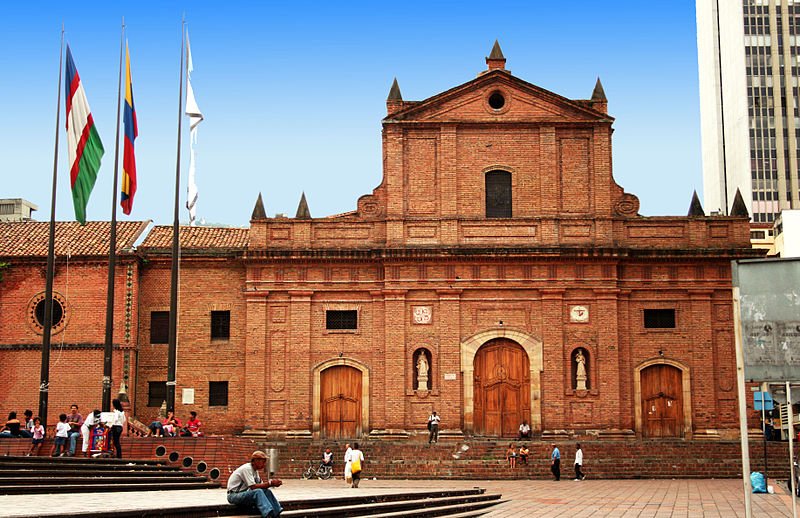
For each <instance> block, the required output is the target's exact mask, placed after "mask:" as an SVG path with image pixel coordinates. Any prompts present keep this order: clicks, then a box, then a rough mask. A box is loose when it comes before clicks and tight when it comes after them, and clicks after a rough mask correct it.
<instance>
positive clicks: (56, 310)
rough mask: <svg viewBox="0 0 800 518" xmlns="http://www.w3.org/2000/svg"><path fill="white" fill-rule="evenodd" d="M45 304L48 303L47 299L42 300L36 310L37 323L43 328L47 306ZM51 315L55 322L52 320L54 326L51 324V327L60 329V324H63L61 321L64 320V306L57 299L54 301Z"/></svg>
mask: <svg viewBox="0 0 800 518" xmlns="http://www.w3.org/2000/svg"><path fill="white" fill-rule="evenodd" d="M45 303H46V300H45V299H42V300H40V301H39V302H38V303H37V304H36V309H35V312H36V322H37V323H38V324H39V325H40V326H42V327H44V306H45ZM51 315H52V316H53V320H52V324H51V326H50V327H58V326H59V324H61V321H62V320H63V319H64V306H62V305H61V303H60V302H59V301H58V300H56V299H53V307H52V313H51Z"/></svg>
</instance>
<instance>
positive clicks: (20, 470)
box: [0, 456, 219, 495]
mask: <svg viewBox="0 0 800 518" xmlns="http://www.w3.org/2000/svg"><path fill="white" fill-rule="evenodd" d="M216 487H219V483H217V482H210V481H209V480H208V479H207V478H206V477H203V476H198V475H195V474H193V473H186V472H183V471H181V470H180V469H179V468H177V467H171V466H166V465H165V462H164V461H159V460H131V459H93V458H86V457H56V458H53V457H13V456H5V457H0V495H10V494H34V493H39V494H41V493H79V492H100V491H148V490H158V491H166V490H171V489H208V488H216Z"/></svg>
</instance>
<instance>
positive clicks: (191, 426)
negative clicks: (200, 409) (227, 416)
mask: <svg viewBox="0 0 800 518" xmlns="http://www.w3.org/2000/svg"><path fill="white" fill-rule="evenodd" d="M189 415H190V416H191V417H190V418H189V420H188V421H186V426H184V427H183V433H181V435H183V436H184V437H201V436H202V435H203V432H201V431H200V427H201V426H203V423H202V422H201V421H200V420H199V419H198V418H197V412H195V411H194V410H192V411H191V412H189Z"/></svg>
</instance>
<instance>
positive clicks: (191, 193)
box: [186, 31, 203, 226]
mask: <svg viewBox="0 0 800 518" xmlns="http://www.w3.org/2000/svg"><path fill="white" fill-rule="evenodd" d="M192 70H194V66H193V65H192V50H191V49H190V48H189V32H188V31H187V32H186V115H188V116H189V129H190V132H189V182H188V193H187V197H186V208H187V209H189V225H191V226H194V220H195V218H196V216H197V196H198V193H197V183H196V182H195V144H197V125H198V124H200V122H201V121H202V120H203V114H202V113H201V112H200V108H199V107H198V106H197V101H195V99H194V90H193V89H192Z"/></svg>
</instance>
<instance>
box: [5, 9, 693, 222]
mask: <svg viewBox="0 0 800 518" xmlns="http://www.w3.org/2000/svg"><path fill="white" fill-rule="evenodd" d="M20 5H21V3H12V4H9V5H6V6H4V8H3V10H4V12H3V16H2V17H0V48H2V49H3V52H2V53H0V69H2V70H3V79H2V80H1V81H0V114H2V121H3V124H0V178H2V183H1V184H0V185H1V186H2V187H0V197H3V198H25V199H27V200H29V201H31V202H33V203H35V204H37V205H39V209H40V210H39V212H37V213H35V217H36V219H39V220H46V219H48V218H49V216H50V210H49V207H50V185H51V178H52V168H53V165H52V164H53V141H54V136H55V134H54V133H55V106H56V86H57V85H56V82H57V77H58V48H59V38H60V29H61V24H62V22H63V23H64V26H65V29H66V39H67V42H68V43H69V44H70V46H71V48H72V53H73V56H74V59H75V63H76V66H77V68H78V71H79V73H80V75H81V78H82V81H83V84H84V87H85V89H86V92H87V96H88V100H89V103H90V105H91V108H92V112H93V115H94V118H95V122H96V124H97V127H98V131H99V133H100V136H101V138H102V140H103V143H104V146H105V148H106V154H105V156H104V158H103V165H102V168H101V170H100V175H99V178H98V181H97V184H96V186H95V190H94V191H93V193H92V197H91V199H90V202H89V206H88V209H87V214H88V218H89V219H91V220H108V219H110V216H111V185H112V183H111V182H112V174H113V165H114V127H115V124H116V94H117V74H118V60H119V38H120V24H121V19H122V17H123V16H124V17H125V23H126V25H127V39H128V41H129V44H130V49H131V59H132V69H133V81H134V96H135V103H136V110H137V115H138V121H139V138H138V139H137V141H136V154H137V163H138V167H137V169H138V176H139V190H138V192H137V195H136V200H135V203H134V210H133V213H132V215H131V216H130V218H132V219H152V220H153V221H154V222H155V223H156V224H170V223H171V221H172V200H173V196H174V190H173V189H174V174H175V155H176V145H177V117H178V115H177V113H178V112H177V110H178V107H177V98H178V79H179V72H178V70H179V60H180V43H181V41H180V31H181V16H182V15H183V13H185V15H186V20H187V22H188V26H189V32H190V37H191V43H192V54H193V59H194V66H195V71H194V74H193V77H192V84H193V86H194V90H195V94H196V98H197V102H198V104H199V106H200V108H201V109H202V111H203V114H204V115H205V121H204V122H202V123H201V124H200V126H199V136H198V165H197V184H198V188H199V192H200V199H199V201H198V217H199V218H203V219H204V220H206V221H207V222H209V223H223V224H228V225H235V226H246V225H247V224H248V221H249V218H250V214H251V212H252V209H253V205H254V203H255V200H256V197H257V195H258V193H259V192H262V193H263V196H264V201H265V205H266V209H267V213H268V214H270V215H272V214H275V213H287V214H289V215H290V216H293V215H294V212H295V210H296V208H297V203H298V200H299V199H300V194H301V192H302V191H305V193H306V197H307V199H308V202H309V206H310V209H311V213H312V215H313V216H314V217H322V216H327V215H331V214H336V213H340V212H346V211H349V210H354V209H355V207H356V200H357V199H358V197H359V196H361V195H363V194H367V193H370V192H371V191H372V189H373V188H375V187H376V186H377V185H378V184H379V183H380V181H381V175H382V169H381V135H380V130H381V125H380V121H381V118H382V117H383V116H384V115H385V100H386V96H387V94H388V92H389V87H390V85H391V83H392V79H393V78H394V77H397V78H398V81H399V84H400V88H401V90H402V93H403V98H404V99H406V100H422V99H425V98H428V97H430V96H433V95H435V94H437V93H439V92H441V91H444V90H446V89H449V88H451V87H453V86H456V85H458V84H461V83H464V82H466V81H469V80H471V79H472V78H474V77H475V76H476V74H477V73H478V72H480V71H481V70H484V69H485V67H486V65H485V62H484V57H485V56H487V55H488V54H489V51H490V50H491V47H492V44H493V42H494V40H495V39H498V40H499V41H500V45H501V47H502V49H503V53H504V54H505V57H506V58H507V60H508V61H507V63H506V66H507V68H508V69H510V70H511V71H512V73H513V74H514V75H515V76H517V77H520V78H522V79H524V80H526V81H529V82H531V83H533V84H536V85H538V86H540V87H542V88H545V89H548V90H551V91H553V92H555V93H558V94H560V95H563V96H565V97H569V98H573V99H586V98H589V97H590V95H591V92H592V88H593V87H594V83H595V80H596V78H597V77H598V76H599V77H600V78H601V80H602V82H603V86H604V88H605V91H606V95H607V96H608V100H609V112H610V114H611V115H612V116H614V117H615V118H616V123H615V125H614V127H615V132H614V141H613V146H614V149H613V150H614V155H613V156H614V176H615V178H616V180H617V183H619V184H620V185H621V186H622V187H623V188H625V190H626V191H627V192H631V193H633V194H636V195H637V196H638V197H639V199H640V201H641V208H640V212H641V213H642V214H644V215H648V216H652V215H685V214H686V212H687V210H688V207H689V202H690V200H691V195H692V191H693V190H695V189H696V190H697V191H698V194H701V195H702V192H701V189H702V173H701V161H700V130H699V120H700V118H699V117H700V116H699V100H698V90H697V51H696V31H695V9H694V2H693V1H690V0H676V1H673V2H641V1H634V0H626V1H619V2H597V1H596V0H595V1H588V0H586V1H584V0H571V1H570V2H538V1H530V0H529V1H523V2H517V1H508V2H503V3H487V2H474V1H443V2H436V1H430V0H429V1H427V2H417V1H406V2H400V3H396V2H389V3H383V2H381V3H377V2H304V1H299V2H242V1H229V2H197V1H196V2H185V3H182V2H169V1H162V2H148V1H139V2H89V1H87V2H82V3H78V4H65V3H63V2H59V3H55V2H40V3H32V4H31V6H30V7H20ZM62 110H63V103H62ZM63 126H64V116H63V113H62V116H61V128H60V131H61V151H60V157H61V158H60V161H59V172H60V176H59V185H58V191H57V198H58V201H57V209H56V216H57V218H58V219H59V220H70V219H74V214H73V209H72V201H71V197H70V192H69V176H68V171H67V159H66V156H67V155H66V146H65V144H66V138H65V135H64V130H63ZM183 128H184V137H183V148H184V153H183V158H182V168H183V175H182V187H181V200H182V203H184V202H185V198H186V188H185V182H186V169H187V166H188V124H187V120H186V119H184V123H183ZM120 162H121V157H120ZM118 217H119V218H120V219H125V216H123V215H122V212H121V211H118ZM181 220H182V221H187V220H188V213H187V211H186V210H185V209H182V210H181Z"/></svg>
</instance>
